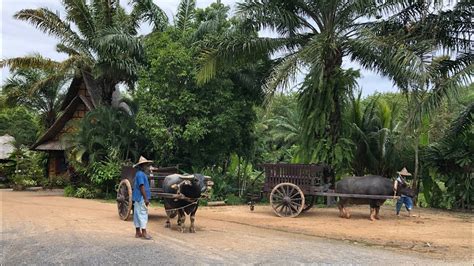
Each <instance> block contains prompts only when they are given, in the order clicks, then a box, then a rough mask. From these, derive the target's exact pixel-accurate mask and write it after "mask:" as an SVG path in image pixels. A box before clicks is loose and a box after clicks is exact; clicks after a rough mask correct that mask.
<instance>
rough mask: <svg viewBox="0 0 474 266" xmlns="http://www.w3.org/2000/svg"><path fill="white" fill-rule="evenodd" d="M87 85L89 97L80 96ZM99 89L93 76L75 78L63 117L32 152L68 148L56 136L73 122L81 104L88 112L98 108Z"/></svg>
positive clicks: (69, 91) (85, 75) (62, 107)
mask: <svg viewBox="0 0 474 266" xmlns="http://www.w3.org/2000/svg"><path fill="white" fill-rule="evenodd" d="M83 84H85V87H86V90H87V93H88V96H89V97H86V96H84V95H80V94H79V90H80V88H81V87H82V85H83ZM98 95H99V93H98V87H97V85H96V83H95V81H94V79H93V78H92V76H91V75H89V74H85V73H84V72H83V75H82V76H81V77H75V78H74V79H73V80H72V82H71V85H70V86H69V89H68V92H67V94H66V97H65V99H64V101H63V103H62V105H61V108H60V109H61V111H63V112H62V114H61V116H60V117H59V118H58V119H56V121H55V122H54V124H53V125H52V126H51V127H50V128H49V129H48V130H47V131H46V132H45V133H44V134H43V135H42V136H41V137H40V138H39V139H38V140H37V141H36V143H35V144H33V146H31V149H32V150H39V151H61V150H64V149H66V148H68V145H67V144H66V143H61V141H60V140H58V138H56V136H58V135H59V134H60V133H61V130H62V129H63V128H64V126H65V125H66V123H67V122H68V121H69V120H71V118H72V117H73V115H74V112H75V111H76V109H77V107H78V105H79V104H81V103H83V104H84V105H85V106H86V108H87V110H88V111H90V110H92V109H94V108H96V107H97V106H98V105H99V103H100V101H99V99H100V98H99V96H98Z"/></svg>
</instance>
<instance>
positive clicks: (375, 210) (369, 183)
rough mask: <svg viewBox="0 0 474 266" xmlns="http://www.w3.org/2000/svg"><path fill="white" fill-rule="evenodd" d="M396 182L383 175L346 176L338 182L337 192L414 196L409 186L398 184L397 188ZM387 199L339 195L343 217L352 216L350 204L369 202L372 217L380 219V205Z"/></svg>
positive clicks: (339, 206) (339, 205)
mask: <svg viewBox="0 0 474 266" xmlns="http://www.w3.org/2000/svg"><path fill="white" fill-rule="evenodd" d="M394 184H395V183H394V182H393V181H391V180H390V179H388V178H385V177H382V176H376V175H371V176H352V177H346V178H344V179H342V180H341V181H338V182H336V189H335V192H336V193H341V194H363V195H380V196H393V195H397V196H400V195H401V194H403V195H407V196H410V197H413V196H414V194H415V193H414V192H413V190H412V189H410V188H409V187H407V186H401V185H399V186H397V188H396V189H395V188H394V187H395V186H394ZM384 202H385V199H368V198H350V197H339V202H338V208H339V213H340V216H341V217H343V218H344V217H345V218H350V217H351V214H350V213H349V210H348V209H347V208H346V206H347V205H349V204H356V205H362V204H369V205H370V219H371V220H372V221H373V220H375V219H380V216H379V211H380V206H382V205H383V203H384Z"/></svg>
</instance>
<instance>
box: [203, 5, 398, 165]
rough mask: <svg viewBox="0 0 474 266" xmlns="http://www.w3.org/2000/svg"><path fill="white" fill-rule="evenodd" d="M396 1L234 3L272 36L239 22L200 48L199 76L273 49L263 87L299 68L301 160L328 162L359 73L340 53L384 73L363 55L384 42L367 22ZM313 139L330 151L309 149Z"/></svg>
mask: <svg viewBox="0 0 474 266" xmlns="http://www.w3.org/2000/svg"><path fill="white" fill-rule="evenodd" d="M402 7H404V5H403V4H400V3H398V2H397V1H395V2H391V1H389V2H387V3H383V4H379V2H378V1H366V0H337V1H318V0H314V1H284V0H249V1H245V2H244V3H241V4H238V7H237V15H238V16H240V17H241V18H242V19H244V20H245V23H246V25H247V26H249V27H251V28H252V29H254V30H261V29H270V30H273V31H275V32H276V33H277V34H278V37H275V38H270V37H258V36H253V35H248V34H245V33H244V32H241V31H240V32H239V31H238V30H235V31H234V32H231V33H229V34H228V35H227V36H226V38H224V39H223V40H222V41H221V42H218V43H217V44H215V45H212V44H210V45H209V48H208V49H207V50H206V51H204V53H203V56H202V59H203V62H202V67H201V70H200V73H199V77H200V79H199V81H200V82H202V83H204V82H207V81H208V80H209V79H211V78H212V77H213V76H214V75H215V73H216V69H217V66H219V65H223V64H230V63H231V62H234V61H236V60H252V58H253V57H255V54H259V53H265V54H270V55H273V56H276V57H277V58H276V62H277V64H276V65H275V66H274V68H273V71H272V73H271V74H270V75H269V77H268V79H267V81H266V84H265V85H264V87H265V90H266V92H267V94H268V95H269V96H271V95H273V93H274V92H275V90H276V89H277V88H285V87H288V85H289V83H290V82H291V81H294V80H295V79H296V76H297V74H298V73H303V74H304V76H305V80H304V82H303V84H302V85H301V86H300V88H299V108H300V109H301V116H302V118H303V119H302V135H303V136H304V138H303V141H302V148H303V149H304V150H305V151H306V152H305V154H306V155H305V160H306V161H310V160H320V159H322V158H326V160H328V162H329V163H331V162H332V161H333V160H335V154H334V152H335V150H336V149H331V148H330V147H331V146H333V145H336V144H338V143H339V142H340V138H341V136H342V135H341V134H342V111H343V108H344V100H345V99H346V98H347V97H346V96H347V94H348V93H351V91H352V89H353V88H354V87H355V86H356V82H355V79H356V78H357V77H358V72H357V71H353V70H350V69H349V70H344V69H342V61H343V58H345V57H348V58H349V57H350V58H351V59H352V60H353V61H356V62H359V63H362V65H364V66H365V67H367V68H370V69H375V70H379V71H382V73H385V65H382V64H368V63H367V62H372V61H375V60H376V59H374V56H373V55H372V54H374V53H377V52H378V51H385V50H384V49H383V48H381V46H383V47H384V48H386V47H389V45H388V44H386V43H384V42H383V41H381V40H380V38H379V37H378V36H376V35H374V34H372V32H371V31H370V30H369V26H372V25H374V24H375V22H376V21H377V19H379V18H380V17H381V15H382V14H389V13H390V12H391V11H393V10H398V9H400V8H402ZM378 57H380V55H378ZM319 140H324V143H322V142H319V143H318V141H319ZM318 145H320V146H321V145H324V146H326V147H327V148H325V149H319V150H320V151H322V152H324V151H323V150H325V151H329V152H330V153H331V154H330V155H323V156H319V155H316V156H315V154H314V149H315V146H318ZM316 150H318V149H316Z"/></svg>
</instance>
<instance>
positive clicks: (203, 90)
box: [134, 4, 265, 169]
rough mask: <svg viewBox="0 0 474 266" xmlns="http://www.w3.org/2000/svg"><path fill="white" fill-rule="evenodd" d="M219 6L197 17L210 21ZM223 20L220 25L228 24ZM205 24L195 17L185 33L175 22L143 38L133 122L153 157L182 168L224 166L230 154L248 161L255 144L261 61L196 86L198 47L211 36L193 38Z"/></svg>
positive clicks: (223, 73)
mask: <svg viewBox="0 0 474 266" xmlns="http://www.w3.org/2000/svg"><path fill="white" fill-rule="evenodd" d="M222 7H223V6H222V4H213V5H211V7H209V8H207V9H206V10H198V14H199V16H198V17H199V18H202V19H206V18H209V17H212V16H211V15H212V14H213V12H217V11H219V10H220V9H222ZM224 15H226V14H225V13H224ZM223 19H224V20H223V21H222V22H221V24H222V25H221V26H222V27H224V26H226V25H227V26H230V24H229V23H228V22H226V21H225V17H223ZM193 22H194V21H193ZM206 22H209V21H208V20H205V21H199V19H198V20H196V21H195V24H194V25H195V26H194V27H187V28H186V31H185V32H183V31H182V29H180V28H179V27H178V26H179V24H178V25H177V26H176V27H170V28H169V29H168V30H166V31H165V32H163V33H152V34H151V35H149V36H147V38H146V48H147V49H146V50H147V58H148V61H149V66H148V67H147V68H146V69H145V70H144V71H143V72H142V74H141V77H140V80H139V88H138V89H137V91H136V93H135V94H134V97H135V98H136V100H137V102H138V103H139V105H140V110H139V112H138V115H137V124H138V125H139V127H140V130H141V132H142V133H143V134H144V135H145V136H146V137H147V138H148V139H150V140H151V144H152V146H151V147H150V149H151V150H152V151H153V152H154V153H153V156H154V158H157V159H159V161H160V162H161V163H164V164H169V163H180V164H183V165H184V166H185V167H187V169H190V167H198V168H199V167H204V166H211V165H222V164H226V163H228V161H229V159H230V155H231V154H232V153H236V154H237V155H238V156H240V157H242V156H243V157H246V158H250V157H251V156H252V154H253V150H254V140H255V136H254V133H253V125H254V122H255V112H254V110H253V106H255V105H256V104H259V103H261V95H262V93H261V88H260V86H259V84H260V83H259V82H258V81H259V80H262V79H263V73H264V71H265V64H264V61H262V60H260V61H257V62H256V63H254V64H253V65H249V64H241V65H237V66H234V67H231V68H228V69H225V70H222V71H220V73H219V74H218V75H219V78H218V79H215V80H213V81H212V82H209V83H207V84H206V85H205V86H199V85H197V84H196V77H195V73H196V67H197V64H196V62H197V61H198V58H199V52H200V50H199V43H200V42H201V40H203V41H207V40H208V39H212V38H214V37H215V36H209V34H207V33H201V35H200V37H199V38H198V39H197V38H192V37H193V36H194V37H195V36H196V35H195V34H196V32H197V31H198V30H202V28H201V25H203V24H205V23H206ZM214 34H219V33H214ZM193 45H194V46H195V48H194V49H189V47H192V46H193ZM224 167H225V166H224Z"/></svg>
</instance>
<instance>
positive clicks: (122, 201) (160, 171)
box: [117, 166, 212, 221]
mask: <svg viewBox="0 0 474 266" xmlns="http://www.w3.org/2000/svg"><path fill="white" fill-rule="evenodd" d="M150 170H151V172H150V175H149V180H148V181H149V182H150V192H151V199H163V198H169V199H176V200H187V201H189V202H195V201H197V200H199V199H191V198H187V197H186V196H184V195H183V194H181V193H176V194H174V193H165V192H164V190H163V180H164V179H165V177H167V176H168V175H172V174H178V173H179V172H180V171H179V166H171V167H160V168H157V167H151V169H150ZM135 173H136V169H135V168H133V167H131V166H126V167H123V168H122V173H121V181H120V183H119V185H118V189H117V208H118V214H119V216H120V219H122V220H124V221H125V220H127V219H128V218H129V217H130V214H131V211H132V207H133V200H132V192H133V191H132V185H133V183H134V181H135ZM181 177H182V178H183V179H187V178H192V177H193V175H181ZM206 180H207V185H208V187H210V186H212V181H209V180H210V177H207V176H206Z"/></svg>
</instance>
